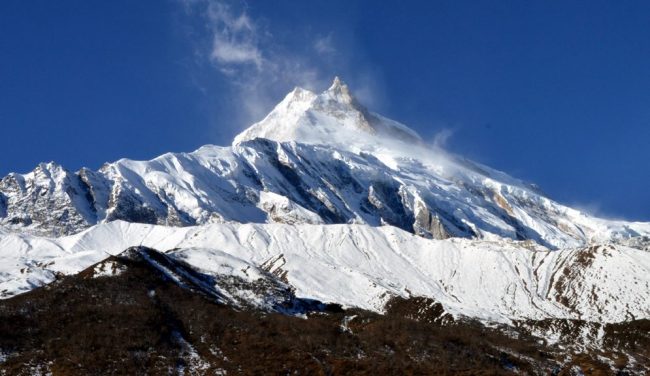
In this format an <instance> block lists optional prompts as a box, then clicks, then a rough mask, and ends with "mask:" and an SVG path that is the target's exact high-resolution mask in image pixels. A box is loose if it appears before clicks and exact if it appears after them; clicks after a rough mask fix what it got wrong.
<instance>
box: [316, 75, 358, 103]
mask: <svg viewBox="0 0 650 376" xmlns="http://www.w3.org/2000/svg"><path fill="white" fill-rule="evenodd" d="M325 93H327V94H329V95H330V96H331V97H332V99H334V100H336V101H337V102H342V103H348V104H352V102H353V101H354V98H353V96H352V94H351V93H350V89H349V88H348V85H346V84H345V82H343V81H341V79H340V78H339V76H335V77H334V81H333V82H332V85H331V86H330V87H329V89H327V91H325ZM325 93H323V94H325Z"/></svg>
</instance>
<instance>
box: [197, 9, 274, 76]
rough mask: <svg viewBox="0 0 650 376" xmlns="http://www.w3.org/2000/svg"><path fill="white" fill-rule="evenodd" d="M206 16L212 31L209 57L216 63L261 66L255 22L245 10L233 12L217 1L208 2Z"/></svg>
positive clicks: (261, 58) (261, 60)
mask: <svg viewBox="0 0 650 376" xmlns="http://www.w3.org/2000/svg"><path fill="white" fill-rule="evenodd" d="M207 4H208V5H207V16H208V21H209V29H210V30H211V32H212V52H211V53H210V57H211V58H212V59H213V60H214V61H215V62H216V63H218V64H224V65H231V64H253V65H255V67H256V68H257V69H261V68H262V65H263V63H264V60H263V57H262V51H261V50H260V49H259V47H258V43H259V40H258V36H257V30H256V27H255V24H254V23H253V22H252V21H251V19H250V18H249V17H248V14H246V12H245V11H244V12H242V13H241V14H239V15H234V14H233V12H232V11H231V9H230V7H229V6H228V5H227V4H225V3H221V2H218V1H208V3H207Z"/></svg>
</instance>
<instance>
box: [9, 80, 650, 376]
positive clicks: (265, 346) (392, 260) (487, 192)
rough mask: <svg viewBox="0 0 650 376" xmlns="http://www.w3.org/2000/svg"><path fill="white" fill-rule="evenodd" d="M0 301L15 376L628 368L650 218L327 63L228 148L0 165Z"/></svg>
mask: <svg viewBox="0 0 650 376" xmlns="http://www.w3.org/2000/svg"><path fill="white" fill-rule="evenodd" d="M0 298H1V299H0V323H1V324H0V373H8V374H38V373H44V374H46V373H57V372H61V373H96V374H104V373H115V372H117V371H116V368H115V367H116V366H115V364H122V362H123V361H125V359H126V361H127V363H128V366H127V368H125V369H128V370H131V371H132V372H130V373H145V372H150V371H152V370H155V371H154V373H156V372H157V373H161V372H164V373H179V374H183V373H190V374H194V373H196V374H206V373H208V372H209V373H216V374H224V373H225V372H231V373H233V372H235V373H237V372H242V371H244V372H250V373H260V372H262V371H264V370H268V369H269V368H268V367H271V368H272V369H274V370H280V369H281V370H284V371H283V372H282V373H283V374H286V373H292V372H293V371H294V370H302V372H305V373H317V372H321V373H323V374H331V373H350V372H354V370H357V371H359V370H363V371H364V372H373V373H377V371H379V373H386V372H389V373H390V372H392V373H396V372H397V370H412V371H413V372H414V373H418V372H420V373H423V374H432V373H445V372H452V373H457V372H468V373H470V374H471V373H473V372H475V371H476V372H477V370H481V371H484V372H488V371H486V370H490V371H489V372H488V373H529V374H533V373H537V374H549V373H554V374H579V373H580V372H583V371H585V370H587V371H589V372H594V373H597V372H601V373H616V372H618V373H621V374H627V373H629V372H632V373H642V372H647V371H649V370H650V365H649V364H648V361H647V359H648V356H650V354H649V353H648V350H647V349H648V348H650V347H649V346H648V344H650V334H649V333H650V332H649V331H648V328H649V325H650V324H649V319H650V304H649V302H650V223H640V222H626V221H613V220H607V219H603V218H597V217H594V216H591V215H588V214H586V213H582V212H580V211H578V210H575V209H573V208H570V207H567V206H565V205H562V204H560V203H558V202H555V201H553V200H552V199H550V198H548V197H546V196H545V195H544V194H543V193H542V192H541V191H540V190H539V189H538V188H537V187H536V186H534V185H532V184H529V183H526V182H523V181H521V180H518V179H516V178H513V177H510V176H508V175H506V174H504V173H502V172H499V171H496V170H493V169H491V168H489V167H487V166H483V165H481V164H478V163H476V162H473V161H470V160H467V159H465V158H462V157H460V156H456V155H453V154H451V153H449V152H447V151H445V150H443V149H441V148H440V147H437V146H436V145H428V144H427V143H426V142H425V141H423V139H422V138H421V137H420V136H418V135H417V133H415V132H414V131H412V130H410V129H409V128H408V127H406V126H405V125H403V124H400V123H398V122H396V121H392V120H389V119H387V118H385V117H383V116H381V115H378V114H375V113H373V112H371V111H369V110H368V109H366V108H365V107H363V106H362V105H361V104H360V103H359V102H358V101H357V100H356V99H355V98H354V96H353V95H352V94H351V92H350V90H349V88H348V87H347V85H345V84H344V83H343V82H341V80H340V79H338V78H337V79H335V80H334V82H333V84H332V86H331V87H330V88H329V89H327V90H325V91H324V92H322V93H320V94H317V93H313V92H310V91H308V90H304V89H300V88H296V89H294V90H293V91H292V92H291V93H289V94H288V95H287V96H286V97H285V98H284V100H282V101H281V102H280V103H279V104H278V105H277V106H276V107H275V108H274V109H273V111H271V113H269V115H268V116H266V117H265V118H264V119H262V120H261V121H260V122H258V123H256V124H253V125H252V126H251V127H249V128H248V129H246V130H244V131H243V132H242V133H240V134H239V135H238V136H237V137H235V139H234V140H233V142H232V144H231V145H230V146H224V147H220V146H213V145H206V146H204V147H201V148H200V149H198V150H196V151H194V152H191V153H167V154H164V155H162V156H159V157H157V158H154V159H152V160H150V161H133V160H129V159H121V160H119V161H116V162H113V163H106V164H104V165H103V166H102V167H101V168H100V169H99V170H98V171H93V170H90V169H87V168H82V169H81V170H79V171H76V172H71V171H68V170H66V169H65V168H63V167H62V166H60V165H58V164H56V163H54V162H50V163H41V164H39V165H38V166H37V167H36V168H35V169H34V170H33V171H31V172H29V173H26V174H17V173H11V174H9V175H8V176H6V177H4V178H2V180H0ZM304 319H307V320H304ZM216 344H218V345H216ZM215 346H217V347H215ZM224 354H227V356H226V355H224ZM258 359H261V360H259V361H258ZM441 359H444V362H443V363H441V362H440V360H441ZM252 360H254V361H252ZM395 361H399V362H400V363H399V364H396V363H395ZM265 367H267V368H265ZM382 371H383V372H382ZM492 371H494V372H492ZM124 372H127V373H129V372H128V371H124Z"/></svg>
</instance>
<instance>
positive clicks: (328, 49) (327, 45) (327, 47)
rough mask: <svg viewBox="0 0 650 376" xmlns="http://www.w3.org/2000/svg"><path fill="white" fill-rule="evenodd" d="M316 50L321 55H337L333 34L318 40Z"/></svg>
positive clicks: (315, 45) (315, 44) (315, 43)
mask: <svg viewBox="0 0 650 376" xmlns="http://www.w3.org/2000/svg"><path fill="white" fill-rule="evenodd" d="M314 50H316V52H318V53H319V54H320V55H332V54H334V53H336V48H335V47H334V42H333V41H332V34H328V35H327V36H324V37H320V38H316V40H315V41H314Z"/></svg>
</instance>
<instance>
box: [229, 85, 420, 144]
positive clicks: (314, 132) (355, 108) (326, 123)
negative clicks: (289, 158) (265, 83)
mask: <svg viewBox="0 0 650 376" xmlns="http://www.w3.org/2000/svg"><path fill="white" fill-rule="evenodd" d="M378 135H388V136H390V137H389V138H391V139H398V140H407V139H408V141H409V142H412V141H419V140H420V138H419V136H418V135H417V134H416V133H415V132H413V131H412V130H410V129H409V128H408V127H406V126H404V125H402V124H399V123H398V122H395V121H392V120H390V119H386V118H384V117H382V116H380V115H377V114H374V113H372V112H370V111H368V110H367V109H366V108H365V107H364V106H362V105H361V104H360V103H359V102H358V101H357V100H356V99H355V98H354V96H353V95H352V93H351V91H350V89H349V87H348V85H346V84H345V83H344V82H343V81H342V80H341V79H340V78H339V77H338V76H336V77H334V80H333V82H332V84H331V86H330V87H329V88H328V89H327V90H325V91H323V92H322V93H320V94H315V93H313V92H311V91H309V90H305V89H302V88H299V87H296V88H294V89H293V90H292V91H291V92H290V93H289V94H288V95H287V96H286V97H285V98H284V99H283V100H282V101H281V102H280V103H279V104H278V105H277V106H275V108H274V109H273V111H271V112H270V113H269V114H268V115H267V116H266V117H265V118H264V119H262V120H261V121H260V122H258V123H255V124H253V125H252V126H251V127H249V128H248V129H246V130H244V131H243V132H242V133H240V134H239V135H237V136H236V137H235V139H234V141H233V144H234V145H236V144H239V143H241V142H242V141H246V140H252V139H255V138H266V139H271V140H274V141H281V142H283V141H298V142H302V143H311V144H341V143H343V144H345V145H349V143H350V140H351V139H354V140H357V143H359V142H361V143H364V144H369V145H375V144H377V142H378V140H377V139H374V138H368V137H371V136H378Z"/></svg>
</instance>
